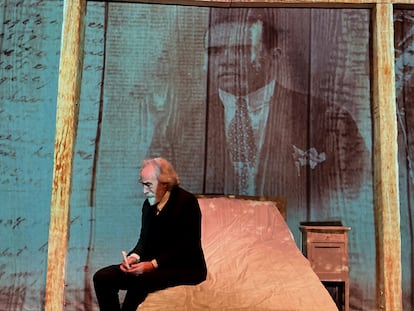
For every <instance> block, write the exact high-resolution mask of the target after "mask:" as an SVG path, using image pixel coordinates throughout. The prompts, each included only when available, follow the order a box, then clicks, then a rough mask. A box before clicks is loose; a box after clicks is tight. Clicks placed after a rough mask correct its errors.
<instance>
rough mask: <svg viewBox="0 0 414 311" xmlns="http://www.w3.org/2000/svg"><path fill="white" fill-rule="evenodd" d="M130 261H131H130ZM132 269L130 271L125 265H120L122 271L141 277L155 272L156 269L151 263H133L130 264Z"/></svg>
mask: <svg viewBox="0 0 414 311" xmlns="http://www.w3.org/2000/svg"><path fill="white" fill-rule="evenodd" d="M128 261H129V260H128ZM130 266H131V267H130V268H129V269H128V268H127V267H126V266H125V265H124V263H122V264H121V265H120V268H121V270H122V271H124V272H126V273H131V274H134V275H140V274H143V273H146V272H151V271H153V270H154V269H155V268H154V266H153V265H152V263H151V261H144V262H138V263H132V264H130Z"/></svg>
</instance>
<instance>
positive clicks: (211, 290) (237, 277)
mask: <svg viewBox="0 0 414 311" xmlns="http://www.w3.org/2000/svg"><path fill="white" fill-rule="evenodd" d="M198 199H199V203H200V208H201V212H202V216H203V218H202V244H203V249H204V253H205V257H206V262H207V266H208V275H207V280H206V281H204V282H203V283H201V284H199V285H197V286H177V287H172V288H168V289H165V290H161V291H158V292H155V293H152V294H150V295H149V296H148V297H147V299H146V300H145V301H144V303H142V304H141V305H140V306H139V307H138V309H137V310H138V311H149V310H183V311H184V310H191V311H193V310H286V311H287V310H291V311H293V310H301V311H302V310H305V311H306V310H309V311H310V310H318V311H321V310H324V311H329V310H338V308H337V307H336V305H335V303H334V301H333V300H332V298H331V296H330V295H329V293H328V291H327V290H326V289H325V287H324V286H323V285H322V283H321V282H320V281H319V278H318V277H317V275H316V274H315V273H314V272H313V270H312V269H311V267H310V264H309V262H308V260H307V259H306V258H305V257H304V256H303V255H302V253H301V251H300V250H299V249H298V247H297V246H296V244H295V242H294V240H293V238H292V234H291V232H290V230H289V228H288V226H287V224H286V222H285V219H284V217H283V215H284V214H285V210H284V206H285V204H283V200H282V199H280V198H272V199H270V198H263V197H260V198H253V197H224V196H221V197H217V196H216V197H214V196H199V198H198ZM278 208H280V209H281V211H279V209H278Z"/></svg>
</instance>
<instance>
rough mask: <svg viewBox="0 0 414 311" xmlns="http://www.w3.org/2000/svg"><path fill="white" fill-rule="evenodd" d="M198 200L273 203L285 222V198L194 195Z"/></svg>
mask: <svg viewBox="0 0 414 311" xmlns="http://www.w3.org/2000/svg"><path fill="white" fill-rule="evenodd" d="M195 196H196V197H197V198H198V199H202V198H229V199H241V200H253V201H271V202H275V204H276V207H277V209H278V210H279V212H280V214H281V215H282V216H283V219H285V220H286V198H285V197H282V196H249V195H234V194H196V195H195Z"/></svg>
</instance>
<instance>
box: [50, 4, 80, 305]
mask: <svg viewBox="0 0 414 311" xmlns="http://www.w3.org/2000/svg"><path fill="white" fill-rule="evenodd" d="M85 11H86V0H65V2H64V14H63V26H62V44H61V54H60V65H59V85H58V98H57V110H56V136H55V156H54V169H53V184H52V198H51V206H50V225H49V243H48V262H47V274H46V297H45V299H46V301H45V310H46V311H59V310H63V309H64V296H65V268H66V253H67V246H68V240H69V215H70V193H71V188H72V187H71V183H72V165H73V154H74V148H75V140H76V132H77V125H78V114H79V97H80V87H81V79H82V65H83V41H84V16H85Z"/></svg>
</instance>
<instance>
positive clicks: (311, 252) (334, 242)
mask: <svg viewBox="0 0 414 311" xmlns="http://www.w3.org/2000/svg"><path fill="white" fill-rule="evenodd" d="M320 224H322V223H320ZM350 229H351V228H350V227H345V226H332V225H309V223H307V225H303V223H301V226H300V230H301V231H302V252H303V254H304V255H305V256H306V257H307V258H308V260H309V262H310V264H311V266H312V269H313V270H314V271H315V273H316V274H317V275H318V276H319V279H320V280H321V281H322V282H323V283H324V284H325V283H326V282H335V283H343V285H344V286H343V288H344V290H343V293H342V294H343V296H342V297H343V299H341V301H342V302H343V304H342V306H343V310H345V311H348V310H349V266H348V231H349V230H350Z"/></svg>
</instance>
